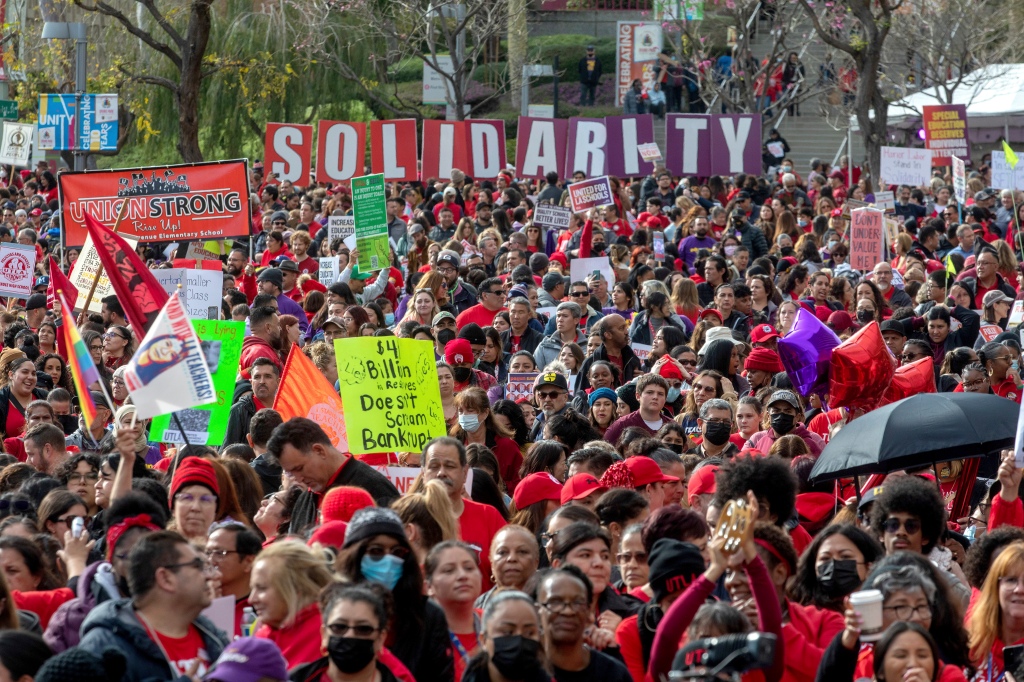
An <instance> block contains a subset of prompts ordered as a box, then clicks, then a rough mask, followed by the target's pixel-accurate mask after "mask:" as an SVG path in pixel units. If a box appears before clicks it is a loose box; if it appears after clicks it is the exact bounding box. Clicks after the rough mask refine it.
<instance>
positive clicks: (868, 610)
mask: <svg viewBox="0 0 1024 682" xmlns="http://www.w3.org/2000/svg"><path fill="white" fill-rule="evenodd" d="M850 606H851V607H852V608H853V610H854V611H856V612H857V613H859V614H860V618H861V623H860V641H862V642H874V641H877V640H879V639H881V638H882V633H883V632H884V629H883V628H882V593H881V591H879V590H861V591H860V592H854V593H853V594H851V595H850Z"/></svg>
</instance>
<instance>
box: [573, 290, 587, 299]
mask: <svg viewBox="0 0 1024 682" xmlns="http://www.w3.org/2000/svg"><path fill="white" fill-rule="evenodd" d="M569 295H570V296H572V297H573V298H583V297H584V296H590V292H589V291H574V292H572V293H571V294H569Z"/></svg>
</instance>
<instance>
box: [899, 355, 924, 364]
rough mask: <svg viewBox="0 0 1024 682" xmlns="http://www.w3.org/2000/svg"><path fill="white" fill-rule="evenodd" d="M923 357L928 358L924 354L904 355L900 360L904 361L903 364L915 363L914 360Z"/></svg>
mask: <svg viewBox="0 0 1024 682" xmlns="http://www.w3.org/2000/svg"><path fill="white" fill-rule="evenodd" d="M923 357H926V356H925V354H924V353H917V354H914V353H904V354H903V355H901V356H900V359H902V360H903V362H913V361H914V360H917V359H918V358H923Z"/></svg>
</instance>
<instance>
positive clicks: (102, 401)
mask: <svg viewBox="0 0 1024 682" xmlns="http://www.w3.org/2000/svg"><path fill="white" fill-rule="evenodd" d="M89 397H90V398H92V401H93V403H95V404H96V407H105V408H107V409H108V410H109V409H110V404H109V403H108V402H107V399H106V398H105V397H104V396H103V394H102V393H100V392H99V391H89Z"/></svg>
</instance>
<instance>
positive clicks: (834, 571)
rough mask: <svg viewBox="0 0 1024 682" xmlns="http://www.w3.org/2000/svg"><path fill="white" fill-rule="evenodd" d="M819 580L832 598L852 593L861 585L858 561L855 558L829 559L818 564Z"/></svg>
mask: <svg viewBox="0 0 1024 682" xmlns="http://www.w3.org/2000/svg"><path fill="white" fill-rule="evenodd" d="M818 582H819V583H821V587H822V589H823V590H824V591H825V594H827V595H828V596H829V597H830V598H832V599H839V598H841V597H845V596H846V595H848V594H851V593H853V592H855V591H856V590H857V588H859V587H860V584H861V579H860V574H859V573H857V562H856V561H854V560H853V559H839V560H832V559H830V560H828V561H826V562H825V563H823V564H822V565H821V566H818Z"/></svg>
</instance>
